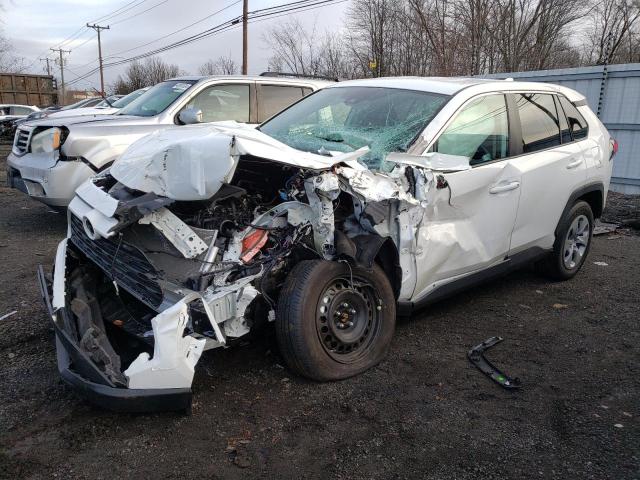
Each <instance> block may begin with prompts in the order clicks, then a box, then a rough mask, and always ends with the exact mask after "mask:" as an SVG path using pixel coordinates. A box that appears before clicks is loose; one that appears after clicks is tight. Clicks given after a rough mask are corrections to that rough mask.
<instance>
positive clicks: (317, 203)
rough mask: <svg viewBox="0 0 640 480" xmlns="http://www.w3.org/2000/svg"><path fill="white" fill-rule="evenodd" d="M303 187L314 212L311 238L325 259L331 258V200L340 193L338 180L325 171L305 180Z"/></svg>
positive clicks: (333, 231) (332, 252) (332, 221)
mask: <svg viewBox="0 0 640 480" xmlns="http://www.w3.org/2000/svg"><path fill="white" fill-rule="evenodd" d="M351 170H353V169H351ZM354 171H355V170H354ZM304 188H305V191H306V193H307V198H308V199H309V202H310V205H311V208H312V210H313V211H314V213H315V218H314V221H313V240H314V244H315V247H316V250H317V251H318V253H320V254H321V255H322V256H324V257H325V258H326V259H331V258H333V254H334V245H333V244H334V236H335V221H334V215H333V200H335V199H336V198H338V196H339V195H340V182H339V181H338V177H337V176H336V175H335V174H333V173H329V172H325V173H323V174H321V175H318V176H316V177H311V178H308V179H307V180H305V182H304Z"/></svg>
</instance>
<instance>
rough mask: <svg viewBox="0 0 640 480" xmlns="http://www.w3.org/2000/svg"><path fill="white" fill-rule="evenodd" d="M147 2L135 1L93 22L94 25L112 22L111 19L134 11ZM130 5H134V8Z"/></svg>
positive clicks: (142, 0) (143, 0)
mask: <svg viewBox="0 0 640 480" xmlns="http://www.w3.org/2000/svg"><path fill="white" fill-rule="evenodd" d="M146 1H147V0H133V1H132V2H129V3H127V4H125V5H123V6H122V7H120V8H117V9H115V10H114V11H112V12H111V13H107V14H106V15H103V16H102V17H100V18H97V19H95V20H94V21H93V23H97V22H106V21H107V20H110V19H112V18H114V17H119V16H120V15H122V14H123V13H127V12H128V11H129V10H132V9H134V8H136V7H138V6H140V5H142V4H143V3H144V2H146ZM134 3H135V5H132V4H134ZM129 5H132V6H131V7H129ZM127 7H129V8H127Z"/></svg>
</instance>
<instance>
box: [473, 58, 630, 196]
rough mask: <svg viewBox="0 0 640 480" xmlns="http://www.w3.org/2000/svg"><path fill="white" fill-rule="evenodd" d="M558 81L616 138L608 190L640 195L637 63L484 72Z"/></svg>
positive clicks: (502, 75) (492, 76)
mask: <svg viewBox="0 0 640 480" xmlns="http://www.w3.org/2000/svg"><path fill="white" fill-rule="evenodd" d="M483 77H486V78H509V77H511V78H513V79H517V80H526V81H533V82H547V83H557V84H559V85H564V86H566V87H569V88H573V89H574V90H576V91H578V92H580V93H581V94H583V95H584V96H585V97H586V98H587V102H588V103H589V106H590V107H591V109H592V110H593V111H594V112H597V113H598V114H599V115H598V116H599V117H600V120H601V121H602V123H604V125H605V126H606V127H607V129H608V130H609V131H610V132H611V135H613V137H614V138H615V139H616V140H618V144H619V147H620V149H619V151H618V154H617V155H616V157H615V159H614V164H613V177H612V178H611V189H612V190H615V191H617V192H622V193H635V194H640V155H639V154H638V152H640V63H626V64H621V65H609V66H608V67H606V68H605V67H603V66H595V67H580V68H563V69H558V70H538V71H533V72H513V73H501V74H495V75H484V76H483Z"/></svg>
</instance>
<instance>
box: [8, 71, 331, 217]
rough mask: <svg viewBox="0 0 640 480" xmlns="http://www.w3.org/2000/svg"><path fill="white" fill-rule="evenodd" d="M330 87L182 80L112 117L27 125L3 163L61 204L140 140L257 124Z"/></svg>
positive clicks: (11, 176)
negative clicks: (194, 127)
mask: <svg viewBox="0 0 640 480" xmlns="http://www.w3.org/2000/svg"><path fill="white" fill-rule="evenodd" d="M329 83H330V82H327V81H321V80H314V79H307V78H291V77H274V76H266V75H261V76H253V77H252V76H214V77H202V76H199V77H181V78H175V79H171V80H166V81H164V82H161V83H159V84H157V85H155V86H154V87H152V88H151V89H149V90H148V91H147V92H145V93H144V94H142V95H141V96H140V97H138V98H137V99H136V100H134V101H133V102H131V103H129V104H128V105H126V106H125V107H124V108H122V109H121V110H120V111H119V112H118V113H116V114H114V115H102V116H93V115H92V116H88V117H87V116H83V117H80V116H78V117H68V118H67V117H66V116H65V115H51V116H50V117H48V118H46V119H43V120H40V121H34V122H26V123H24V124H22V125H20V126H19V127H18V129H17V130H16V134H15V138H14V142H13V149H12V151H11V154H10V155H9V157H8V158H7V182H8V184H9V186H10V187H13V188H16V189H18V190H21V191H22V192H24V193H26V194H28V195H29V196H31V198H33V199H34V200H38V201H41V202H43V203H46V204H48V205H51V206H56V207H66V206H67V205H68V204H69V201H71V199H72V198H73V193H74V191H75V189H76V188H77V187H78V186H79V185H80V184H81V183H82V182H84V181H85V180H86V179H87V178H89V177H90V176H92V175H95V174H96V173H97V172H100V171H101V170H103V169H105V168H106V167H108V166H109V165H111V164H112V163H113V161H114V160H115V159H116V158H118V156H119V155H120V154H121V153H122V152H123V151H124V150H125V149H126V148H127V147H128V146H129V145H131V143H133V142H134V141H135V140H137V139H138V138H140V137H143V136H145V135H147V134H149V133H151V132H154V131H157V130H160V129H164V128H167V127H170V126H175V125H185V124H192V123H200V122H216V121H221V120H235V121H237V122H243V123H252V124H256V123H260V122H263V121H264V120H266V119H267V118H269V117H270V116H272V115H273V114H275V113H277V112H278V111H280V110H282V109H283V108H285V107H287V106H289V105H290V104H291V103H293V102H295V101H297V100H299V99H301V98H302V97H304V96H305V95H307V94H309V93H311V92H313V91H315V90H317V89H319V88H322V87H323V86H325V85H328V84H329ZM72 112H73V111H71V112H70V113H72ZM62 116H65V118H56V117H62Z"/></svg>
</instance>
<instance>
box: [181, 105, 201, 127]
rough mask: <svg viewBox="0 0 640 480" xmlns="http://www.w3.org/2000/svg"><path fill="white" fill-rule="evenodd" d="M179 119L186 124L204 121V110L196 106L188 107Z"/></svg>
mask: <svg viewBox="0 0 640 480" xmlns="http://www.w3.org/2000/svg"><path fill="white" fill-rule="evenodd" d="M178 119H180V121H181V122H182V123H184V124H185V125H191V124H194V123H202V110H200V109H199V108H194V107H187V108H185V109H184V110H182V111H181V112H180V114H179V115H178Z"/></svg>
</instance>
